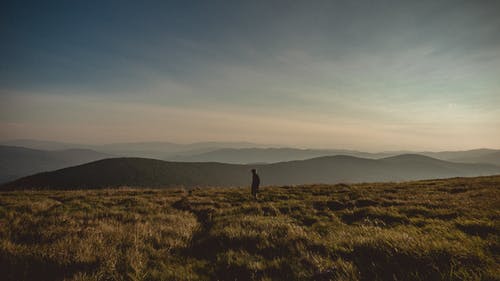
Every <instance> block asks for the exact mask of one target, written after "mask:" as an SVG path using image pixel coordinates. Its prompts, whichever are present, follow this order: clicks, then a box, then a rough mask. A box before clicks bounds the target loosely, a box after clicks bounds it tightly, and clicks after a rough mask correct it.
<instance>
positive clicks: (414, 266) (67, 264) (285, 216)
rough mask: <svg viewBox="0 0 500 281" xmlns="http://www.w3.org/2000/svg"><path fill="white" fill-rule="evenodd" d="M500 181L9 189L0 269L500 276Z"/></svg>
mask: <svg viewBox="0 0 500 281" xmlns="http://www.w3.org/2000/svg"><path fill="white" fill-rule="evenodd" d="M405 158H406V157H405ZM408 158H412V156H409V157H408ZM320 160H326V159H320ZM351 160H352V161H357V160H356V159H351ZM394 160H397V162H399V161H400V160H401V159H389V160H388V161H394ZM402 160H403V161H407V160H408V159H402ZM499 185H500V176H496V177H478V178H454V179H442V180H426V181H416V182H400V183H365V184H352V185H348V184H338V185H303V186H293V187H292V186H273V187H265V188H263V189H262V190H261V193H260V195H259V199H258V200H257V201H256V200H253V199H251V197H250V194H249V189H248V188H221V187H217V188H203V189H200V188H197V189H192V190H185V189H179V188H173V189H104V190H77V191H54V190H49V191H13V192H0V224H1V227H0V264H1V265H2V266H0V276H2V280H6V281H11V280H12V281H14V280H15V281H23V280H40V281H45V280H47V281H49V280H50V281H52V280H66V281H97V280H127V281H128V280H151V281H156V280H158V281H160V280H173V281H187V280H191V281H195V280H200V281H202V280H220V281H234V280H243V281H251V280H256V281H269V280H278V281H279V280H283V281H284V280H287V281H289V280H292V281H302V280H306V281H327V280H345V281H371V280H398V281H429V280H431V281H432V280H443V281H445V280H446V281H462V280H490V281H494V280H500V278H499V276H500V264H499V259H498V253H499V249H500V243H499V241H500V237H499V234H500V224H499V213H500V209H499V206H500V201H499V200H500V189H499V188H498V186H499Z"/></svg>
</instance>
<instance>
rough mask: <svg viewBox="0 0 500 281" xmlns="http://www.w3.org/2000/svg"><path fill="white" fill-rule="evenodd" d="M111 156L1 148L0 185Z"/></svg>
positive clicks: (70, 150) (79, 152)
mask: <svg viewBox="0 0 500 281" xmlns="http://www.w3.org/2000/svg"><path fill="white" fill-rule="evenodd" d="M109 157H111V155H110V154H105V153H99V152H96V151H92V150H88V149H66V150H57V151H44V150H37V149H30V148H24V147H15V146H0V183H1V182H6V181H9V180H13V179H15V178H19V177H23V176H26V175H30V174H34V173H39V172H44V171H51V170H55V169H61V168H64V167H68V166H74V165H79V164H83V163H87V162H91V161H95V160H99V159H104V158H109Z"/></svg>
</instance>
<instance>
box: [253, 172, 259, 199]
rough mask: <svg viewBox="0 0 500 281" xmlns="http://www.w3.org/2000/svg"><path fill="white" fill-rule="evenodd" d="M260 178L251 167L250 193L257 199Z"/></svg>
mask: <svg viewBox="0 0 500 281" xmlns="http://www.w3.org/2000/svg"><path fill="white" fill-rule="evenodd" d="M259 185H260V178H259V175H257V170H255V169H252V195H253V197H254V198H255V199H257V192H259Z"/></svg>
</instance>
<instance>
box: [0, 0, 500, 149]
mask: <svg viewBox="0 0 500 281" xmlns="http://www.w3.org/2000/svg"><path fill="white" fill-rule="evenodd" d="M0 5H1V6H0V7H1V9H0V10H1V11H0V35H1V36H2V38H3V40H2V41H3V44H1V45H0V140H2V141H4V140H12V139H41V140H54V141H59V142H70V143H82V144H104V143H123V142H147V141H167V142H174V143H195V142H205V141H215V142H251V143H257V144H270V145H278V146H285V147H299V148H323V149H329V148H335V149H353V150H361V151H396V150H409V151H444V150H468V149H477V148H492V149H498V148H500V141H499V140H500V79H499V77H500V36H498V34H500V17H498V13H499V12H500V2H499V1H487V0H484V1H451V0H450V1H448V0H445V1H312V2H289V1H256V2H254V1H252V2H232V1H221V2H201V3H196V4H187V3H184V2H169V1H148V2H137V3H133V2H128V1H95V2H94V1H85V2H80V3H76V2H73V1H70V2H59V1H54V2H50V3H49V2H39V1H24V2H11V3H8V2H3V3H2V4H0Z"/></svg>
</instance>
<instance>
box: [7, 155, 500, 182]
mask: <svg viewBox="0 0 500 281" xmlns="http://www.w3.org/2000/svg"><path fill="white" fill-rule="evenodd" d="M251 168H257V169H258V170H259V173H260V175H261V178H262V183H263V184H264V185H290V184H308V183H338V182H367V181H394V180H398V181H399V180H412V179H426V178H444V177H457V176H478V175H492V174H497V173H500V168H499V167H497V166H493V165H486V164H462V163H452V162H446V161H442V160H437V159H433V158H429V157H426V156H421V155H401V156H397V157H391V158H385V159H380V160H375V159H365V158H357V157H352V156H328V157H319V158H313V159H309V160H300V161H289V162H280V163H274V164H258V165H238V164H223V163H201V162H200V163H189V162H167V161H161V160H154V159H145V158H112V159H104V160H100V161H96V162H92V163H87V164H84V165H80V166H76V167H70V168H65V169H61V170H57V171H53V172H45V173H40V174H36V175H32V176H28V177H25V178H21V179H19V180H16V181H14V182H11V183H8V184H5V185H4V186H3V188H40V189H43V188H61V189H76V188H102V187H116V186H136V187H143V186H148V187H172V186H186V187H194V186H245V185H248V181H249V178H250V177H249V170H250V169H251Z"/></svg>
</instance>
